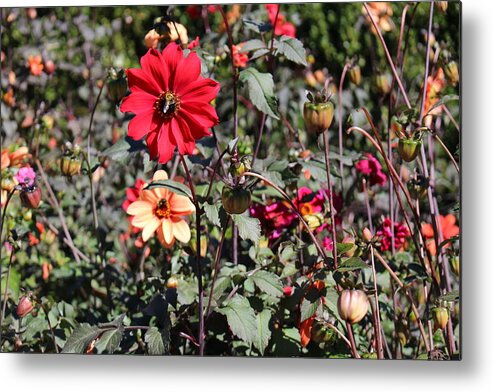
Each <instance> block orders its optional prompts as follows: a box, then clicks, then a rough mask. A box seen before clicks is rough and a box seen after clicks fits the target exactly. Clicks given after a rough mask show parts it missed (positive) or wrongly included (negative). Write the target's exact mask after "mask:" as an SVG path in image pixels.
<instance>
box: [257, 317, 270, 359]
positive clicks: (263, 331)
mask: <svg viewBox="0 0 493 392" xmlns="http://www.w3.org/2000/svg"><path fill="white" fill-rule="evenodd" d="M270 317H271V313H270V312H269V310H268V309H264V310H262V312H260V313H259V314H257V337H256V339H255V341H254V342H253V345H254V346H255V347H257V349H258V350H259V351H260V355H264V351H265V349H266V347H267V346H268V345H269V340H270V337H271V335H272V333H271V331H270V329H269V321H270Z"/></svg>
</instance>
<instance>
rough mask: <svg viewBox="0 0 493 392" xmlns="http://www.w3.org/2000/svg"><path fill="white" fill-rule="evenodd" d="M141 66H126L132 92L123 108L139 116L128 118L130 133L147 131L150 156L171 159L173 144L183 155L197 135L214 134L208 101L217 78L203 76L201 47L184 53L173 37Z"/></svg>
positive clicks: (144, 134) (138, 134)
mask: <svg viewBox="0 0 493 392" xmlns="http://www.w3.org/2000/svg"><path fill="white" fill-rule="evenodd" d="M140 64H141V69H136V68H132V69H128V70H127V76H128V85H129V88H130V91H131V94H130V95H127V96H126V97H125V98H123V101H122V104H121V107H120V110H121V111H122V112H132V113H135V114H136V116H135V117H134V118H133V119H132V120H131V121H130V123H129V124H128V135H129V136H130V137H131V138H132V139H135V140H140V139H142V138H144V137H146V142H147V146H148V148H149V153H150V156H151V159H155V158H156V157H157V158H158V161H159V163H166V162H168V161H169V160H170V159H171V157H172V156H173V153H174V151H175V148H176V147H178V152H179V153H180V154H182V155H188V154H193V152H194V150H195V141H196V140H198V139H201V138H203V137H204V136H208V135H210V134H211V133H210V130H209V129H210V128H211V127H213V126H215V125H217V124H218V122H219V119H218V117H217V114H216V109H215V108H214V107H213V106H212V105H211V104H210V102H211V101H213V100H214V99H215V98H216V96H217V93H218V92H219V83H217V82H216V81H214V80H212V79H208V78H204V77H202V76H201V74H200V72H201V62H200V58H199V57H198V55H197V53H195V52H191V53H190V54H189V55H188V56H187V57H184V55H183V50H182V49H181V47H180V46H179V45H177V44H175V43H174V42H172V43H170V44H169V45H168V46H166V48H165V49H164V50H163V51H162V53H160V52H159V51H157V50H155V49H152V48H151V49H149V51H148V52H147V53H146V54H145V55H144V56H143V57H142V58H141V60H140Z"/></svg>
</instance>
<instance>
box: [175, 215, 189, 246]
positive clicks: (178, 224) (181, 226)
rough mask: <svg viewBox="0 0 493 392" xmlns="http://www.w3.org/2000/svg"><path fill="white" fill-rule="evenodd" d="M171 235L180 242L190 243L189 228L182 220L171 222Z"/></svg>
mask: <svg viewBox="0 0 493 392" xmlns="http://www.w3.org/2000/svg"><path fill="white" fill-rule="evenodd" d="M172 225H173V235H174V236H175V238H176V239H177V240H178V241H180V242H184V243H187V242H188V241H190V235H191V234H190V227H188V224H187V222H186V221H184V220H183V219H178V220H173V223H172Z"/></svg>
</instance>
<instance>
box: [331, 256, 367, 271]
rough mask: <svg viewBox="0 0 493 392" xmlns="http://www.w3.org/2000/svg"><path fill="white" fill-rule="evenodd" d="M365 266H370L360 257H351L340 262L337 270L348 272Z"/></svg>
mask: <svg viewBox="0 0 493 392" xmlns="http://www.w3.org/2000/svg"><path fill="white" fill-rule="evenodd" d="M363 268H370V266H369V265H368V264H366V263H365V262H364V261H363V260H362V259H361V258H360V257H350V258H349V259H346V260H343V261H342V262H341V263H340V264H339V268H337V271H339V272H348V271H354V270H359V269H363Z"/></svg>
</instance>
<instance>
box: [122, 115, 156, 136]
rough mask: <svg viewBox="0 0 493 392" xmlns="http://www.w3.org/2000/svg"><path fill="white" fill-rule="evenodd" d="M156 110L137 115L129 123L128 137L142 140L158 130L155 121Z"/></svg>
mask: <svg viewBox="0 0 493 392" xmlns="http://www.w3.org/2000/svg"><path fill="white" fill-rule="evenodd" d="M153 118H154V110H153V109H151V110H148V111H147V112H142V113H139V114H137V115H136V116H135V117H134V118H133V119H132V120H130V122H129V123H128V136H130V137H131V138H132V139H134V140H140V139H142V138H143V137H144V136H145V135H146V134H148V133H149V132H151V131H153V130H154V129H156V127H157V125H158V123H157V122H156V121H153Z"/></svg>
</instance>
